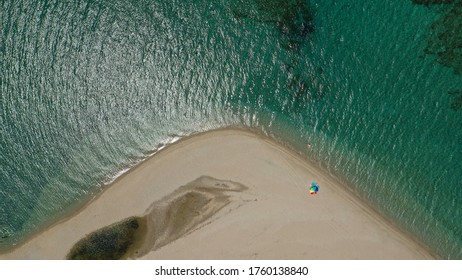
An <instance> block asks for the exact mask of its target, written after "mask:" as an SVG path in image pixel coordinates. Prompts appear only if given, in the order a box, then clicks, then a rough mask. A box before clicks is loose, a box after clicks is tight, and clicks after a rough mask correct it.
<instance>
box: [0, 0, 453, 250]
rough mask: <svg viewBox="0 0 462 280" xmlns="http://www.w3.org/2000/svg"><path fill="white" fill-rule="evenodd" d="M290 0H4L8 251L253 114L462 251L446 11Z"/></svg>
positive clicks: (401, 217)
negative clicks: (443, 45) (147, 163)
mask: <svg viewBox="0 0 462 280" xmlns="http://www.w3.org/2000/svg"><path fill="white" fill-rule="evenodd" d="M183 2H186V3H183ZM277 2H278V1H276V0H274V1H260V0H253V1H239V0H233V1H192V2H191V1H189V2H188V1H163V0H156V1H137V2H130V1H121V0H120V1H104V0H100V1H53V0H51V1H29V0H18V1H8V2H2V4H1V5H2V6H1V7H0V38H1V40H0V56H1V57H2V59H1V60H0V69H1V70H0V71H1V72H0V108H1V110H0V131H1V134H0V135H1V136H0V171H1V172H0V209H1V211H0V238H1V239H0V249H8V248H11V247H12V246H14V244H19V243H20V242H21V241H22V240H24V238H26V237H28V236H30V235H31V234H33V233H35V232H36V230H37V229H39V228H41V227H43V226H44V225H46V224H48V223H50V221H54V220H56V219H59V218H60V217H62V215H63V213H65V212H66V211H69V209H73V207H75V206H76V205H79V204H80V203H82V201H86V200H88V199H89V198H91V197H93V196H94V195H96V194H97V193H99V192H100V191H101V190H102V189H103V188H104V187H106V183H108V182H110V181H112V180H113V179H114V177H116V176H118V174H120V172H121V171H122V170H126V169H127V168H130V167H131V166H133V165H134V164H136V163H137V162H139V161H140V160H142V159H143V158H145V157H147V156H149V155H151V154H152V153H154V152H155V151H156V150H157V149H159V148H161V147H163V146H165V145H166V144H168V143H170V142H172V141H175V140H177V139H178V138H181V137H183V136H187V135H190V134H192V133H195V132H200V131H207V130H210V129H216V128H221V127H228V126H238V127H250V128H252V129H255V130H259V131H262V132H263V133H265V134H267V135H269V136H271V137H273V138H275V139H277V140H278V141H280V142H282V143H285V144H287V145H290V146H291V147H293V148H295V149H296V150H298V151H299V152H300V153H302V154H303V155H304V156H305V157H307V158H308V157H310V158H311V159H313V160H315V161H316V162H317V163H318V164H319V165H320V166H322V167H324V168H327V169H328V170H329V172H330V173H332V174H334V175H336V176H338V177H340V178H342V180H344V181H345V183H346V184H347V185H348V186H349V187H350V188H352V189H353V190H354V191H355V192H356V193H358V194H359V195H360V196H362V197H363V198H365V199H366V200H367V201H369V202H370V203H371V204H372V205H375V206H376V207H377V208H378V210H379V211H381V212H382V213H384V214H385V215H387V217H389V218H390V219H391V220H392V221H394V222H395V223H396V224H398V225H400V226H402V227H403V228H405V229H406V230H408V231H410V232H411V233H413V234H414V235H415V236H416V237H417V238H418V239H419V240H420V241H422V242H423V243H425V244H427V245H428V246H429V247H430V248H431V249H432V250H433V251H434V252H435V253H437V254H439V255H440V256H441V257H442V258H450V259H461V258H462V249H461V248H462V238H461V236H462V223H461V222H460V220H461V219H462V207H461V206H460V205H462V188H461V187H462V186H461V185H460V182H462V172H461V170H462V165H461V162H462V149H461V148H460V147H462V121H461V119H462V110H458V109H457V106H455V105H453V104H455V102H456V101H455V98H457V97H454V94H448V93H449V92H455V91H457V90H459V89H462V78H461V76H460V75H457V74H456V71H455V70H454V69H453V68H451V67H448V66H447V65H444V64H440V63H438V61H437V59H438V58H437V57H435V56H434V55H433V54H431V53H428V52H425V51H424V50H425V49H426V48H428V44H429V41H428V40H429V39H431V38H432V36H431V35H432V32H435V31H432V30H434V29H432V24H433V23H434V22H437V21H438V19H439V18H440V17H441V16H442V13H444V9H441V7H434V6H429V7H427V6H425V5H416V4H414V3H413V1H411V0H409V1H398V0H396V1H382V2H383V3H382V2H380V1H365V0H364V1H346V0H343V1H310V2H308V1H298V0H294V1H282V2H284V3H287V4H284V5H278V4H277ZM268 3H270V4H268ZM271 3H273V4H271ZM274 3H276V4H274ZM307 143H310V144H311V146H312V149H311V150H308V149H307V147H306V145H307ZM308 183H309V182H308Z"/></svg>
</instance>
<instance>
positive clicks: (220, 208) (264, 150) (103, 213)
mask: <svg viewBox="0 0 462 280" xmlns="http://www.w3.org/2000/svg"><path fill="white" fill-rule="evenodd" d="M201 176H210V177H213V178H216V179H219V180H225V183H224V184H223V186H224V187H223V188H224V189H222V190H213V188H214V186H213V184H214V182H215V185H216V186H218V187H220V186H219V185H220V184H219V183H216V182H217V181H213V179H210V180H212V181H211V183H210V182H209V184H208V186H205V188H204V189H203V190H202V191H203V192H202V193H203V196H200V200H201V202H200V203H201V205H200V207H197V208H194V207H196V206H194V205H196V204H194V205H193V206H191V207H193V208H194V209H193V210H194V211H191V209H189V208H187V209H186V210H188V211H187V212H188V213H189V214H186V216H181V215H184V212H185V211H183V210H184V209H182V208H181V207H183V206H178V203H177V202H178V201H181V199H183V198H184V197H187V195H188V192H189V191H192V192H193V193H197V192H195V188H196V187H195V186H191V185H189V186H185V185H187V184H188V183H190V182H192V181H194V180H196V179H198V178H199V177H201ZM312 181H317V182H318V184H319V185H320V186H321V188H320V192H319V193H318V194H317V195H310V194H309V192H308V186H309V184H310V183H311V182H312ZM196 182H197V181H196ZM226 182H228V183H226ZM204 184H205V185H207V184H206V183H204ZM227 184H228V185H227ZM233 184H234V185H233ZM196 185H197V184H196ZM180 186H185V187H182V188H180ZM230 186H231V187H230ZM236 186H238V187H236ZM197 187H199V188H200V187H201V185H200V184H199V185H198V186H197ZM185 194H186V196H185ZM189 196H190V197H193V198H194V197H196V196H194V195H191V194H189ZM179 197H180V198H179ZM181 197H183V198H181ZM207 197H208V198H207ZM177 198H179V199H180V200H178V199H177ZM175 199H176V201H177V202H175V203H176V204H175V203H173V204H172V201H175ZM194 199H196V200H198V199H197V197H196V198H194ZM153 203H154V204H153ZM194 203H195V202H194ZM169 205H170V206H169ZM172 205H173V206H172ZM180 205H181V203H180ZM168 207H170V208H168ZM173 208H174V210H171V209H173ZM159 209H160V210H159ZM196 210H197V211H196ZM172 211H174V212H172ZM191 212H194V213H195V214H194V215H192V216H191V214H190V213H191ZM150 213H151V214H152V213H157V214H155V215H154V214H153V215H151V214H150ZM159 213H160V214H159ZM165 213H167V214H165ZM172 213H175V214H174V215H172ZM181 213H183V214H181ZM143 215H146V216H147V217H152V218H153V220H158V219H160V218H159V217H162V219H163V220H162V222H161V223H157V224H156V225H155V226H153V228H151V229H148V230H147V232H148V235H149V233H150V232H151V233H153V232H155V233H156V234H155V235H157V236H161V238H160V239H158V240H154V239H155V238H154V239H153V235H154V234H151V235H149V236H150V237H148V238H147V239H146V240H144V241H143V242H142V243H143V244H142V245H140V246H141V248H139V252H140V255H141V257H140V258H143V259H432V258H433V256H432V255H431V254H430V253H429V252H428V251H427V250H425V249H424V248H423V247H422V246H421V245H419V244H418V243H417V242H415V241H414V240H413V239H412V238H411V237H410V236H409V235H406V234H404V233H403V232H402V231H400V230H399V229H397V228H396V227H394V226H392V225H391V224H390V223H388V222H387V221H386V220H385V219H384V218H383V217H381V216H379V215H378V214H376V212H374V211H373V210H371V209H370V208H369V207H368V206H367V205H366V204H364V203H363V202H362V201H361V200H359V199H358V198H356V197H355V196H354V195H352V194H350V193H349V192H348V191H347V190H346V187H344V186H341V185H340V184H339V183H338V182H337V181H336V180H335V179H333V178H332V177H330V176H329V175H327V174H326V173H325V172H323V171H321V170H319V169H318V168H316V167H314V166H312V165H310V164H309V163H308V162H307V161H304V160H302V159H301V158H300V157H299V156H298V155H296V154H295V153H293V152H291V151H289V150H288V149H286V148H284V147H282V146H280V145H277V144H275V143H274V142H272V141H270V140H268V139H265V138H263V137H260V136H257V135H256V134H253V133H250V132H246V131H242V130H235V129H226V130H218V131H212V132H207V133H203V134H199V135H196V136H192V137H188V138H186V139H184V140H181V141H179V142H178V143H175V144H173V145H171V146H169V147H167V148H165V149H164V150H162V151H160V152H159V153H157V154H156V155H154V156H153V157H151V158H150V159H148V160H146V161H145V162H143V163H142V164H140V165H139V166H137V167H136V168H134V169H133V170H132V171H130V172H128V173H127V174H125V175H124V176H123V177H121V178H119V179H118V180H117V181H116V182H114V183H113V184H112V185H111V186H109V187H108V188H107V190H106V191H104V192H103V193H102V194H101V195H100V196H99V197H98V198H97V199H94V200H93V201H92V202H90V203H89V204H87V206H86V207H84V208H83V209H82V210H81V211H79V212H78V213H76V214H75V215H73V216H72V217H70V218H68V219H66V220H64V221H62V222H59V223H57V224H56V225H54V226H52V227H50V228H49V229H47V230H45V231H44V232H42V233H40V234H38V235H36V236H35V237H33V238H32V239H30V240H29V241H28V242H26V243H25V244H24V245H22V246H21V247H19V248H17V249H16V250H14V251H12V252H9V253H7V254H3V255H0V258H2V259H62V258H65V257H66V255H67V254H68V253H69V251H70V249H71V248H72V246H73V245H74V244H75V243H76V242H78V241H79V240H80V239H81V238H83V237H84V236H86V235H87V234H89V233H91V232H93V231H95V230H98V229H100V228H102V227H104V226H107V225H110V224H113V223H116V222H119V221H121V220H123V219H125V218H127V217H130V216H143ZM149 215H151V216H149ZM156 215H157V216H156ZM159 215H160V216H159ZM170 216H174V217H175V218H174V219H175V220H171V221H168V219H169V217H170ZM180 216H181V217H180ZM170 219H171V218H170ZM154 224H155V221H154ZM132 256H134V255H132Z"/></svg>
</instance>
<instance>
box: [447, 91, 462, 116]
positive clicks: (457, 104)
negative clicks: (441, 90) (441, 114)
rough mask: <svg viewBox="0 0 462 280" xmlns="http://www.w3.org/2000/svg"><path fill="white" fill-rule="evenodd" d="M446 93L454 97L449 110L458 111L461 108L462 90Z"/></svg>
mask: <svg viewBox="0 0 462 280" xmlns="http://www.w3.org/2000/svg"><path fill="white" fill-rule="evenodd" d="M448 93H449V95H451V96H453V97H454V100H453V102H452V104H451V109H452V110H454V111H458V110H460V109H461V108H462V90H453V91H450V92H448Z"/></svg>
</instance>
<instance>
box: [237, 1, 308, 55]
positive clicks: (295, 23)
mask: <svg viewBox="0 0 462 280" xmlns="http://www.w3.org/2000/svg"><path fill="white" fill-rule="evenodd" d="M230 7H231V10H232V14H233V16H234V17H235V18H237V19H243V18H249V19H252V20H255V21H257V22H261V23H266V24H273V25H275V26H276V27H277V28H278V30H279V31H280V33H281V34H282V38H281V39H282V40H283V42H282V43H283V45H284V46H285V47H286V48H288V49H299V48H300V46H301V45H302V44H303V43H304V42H305V40H306V38H307V37H308V35H309V34H311V33H313V32H314V24H313V19H314V10H313V8H312V7H311V6H310V5H309V3H308V2H307V1H304V0H253V1H244V0H236V1H233V2H232V3H231V4H230Z"/></svg>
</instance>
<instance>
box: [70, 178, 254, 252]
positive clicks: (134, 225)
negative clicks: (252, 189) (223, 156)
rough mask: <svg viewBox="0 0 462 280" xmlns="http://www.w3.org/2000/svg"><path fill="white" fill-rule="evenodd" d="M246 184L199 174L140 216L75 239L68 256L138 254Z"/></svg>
mask: <svg viewBox="0 0 462 280" xmlns="http://www.w3.org/2000/svg"><path fill="white" fill-rule="evenodd" d="M245 189H247V187H245V186H243V185H241V184H239V183H235V182H232V181H223V180H217V179H214V178H211V177H206V176H203V177H200V178H198V179H196V180H194V181H192V182H190V183H188V184H187V185H185V186H182V187H180V188H179V189H178V190H176V191H175V192H173V193H171V194H170V195H168V196H166V197H164V198H162V199H161V200H159V201H156V202H154V203H153V204H152V205H151V207H150V208H149V209H148V210H147V211H146V213H145V215H144V216H143V217H130V218H127V219H126V220H123V221H121V222H119V223H115V224H112V225H110V226H107V227H104V228H102V229H100V230H98V231H96V232H93V233H91V234H89V235H88V236H86V237H85V238H83V239H82V240H80V241H79V242H77V243H76V244H75V245H74V247H73V248H72V249H71V251H70V253H69V254H68V256H67V258H68V259H89V260H94V259H125V258H139V257H141V256H143V255H145V254H147V253H148V252H150V251H153V250H156V249H158V248H160V247H162V246H164V245H166V244H168V243H170V242H172V241H174V240H176V239H178V238H181V237H182V236H184V235H187V234H189V233H191V232H192V231H194V230H196V229H198V228H200V227H201V226H204V225H205V223H204V222H206V221H207V220H209V219H210V218H211V217H212V216H213V215H215V214H216V213H217V212H218V211H220V210H221V209H222V208H223V207H225V206H227V205H228V204H229V203H231V201H232V198H231V197H232V194H233V193H237V192H242V191H243V190H245Z"/></svg>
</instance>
